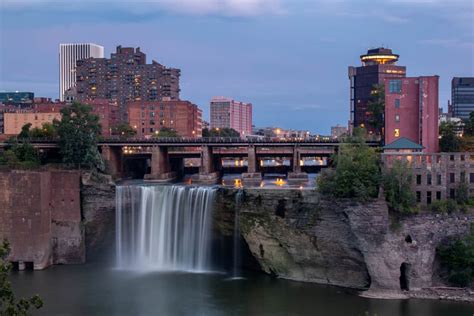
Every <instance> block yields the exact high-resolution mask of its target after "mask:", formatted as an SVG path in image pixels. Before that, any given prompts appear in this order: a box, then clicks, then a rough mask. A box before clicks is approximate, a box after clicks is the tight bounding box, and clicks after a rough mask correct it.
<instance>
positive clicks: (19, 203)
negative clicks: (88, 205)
mask: <svg viewBox="0 0 474 316" xmlns="http://www.w3.org/2000/svg"><path fill="white" fill-rule="evenodd" d="M0 238H1V239H3V238H6V239H8V241H9V242H10V246H11V253H10V260H11V261H12V262H18V263H19V267H20V268H23V264H24V263H26V264H28V263H30V264H32V265H33V268H34V269H43V268H45V267H47V266H49V265H51V264H56V263H83V262H85V246H84V230H83V227H82V224H81V207H80V173H79V172H76V171H19V170H15V171H9V172H6V171H2V172H0Z"/></svg>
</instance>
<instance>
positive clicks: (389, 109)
mask: <svg viewBox="0 0 474 316" xmlns="http://www.w3.org/2000/svg"><path fill="white" fill-rule="evenodd" d="M438 82H439V77H438V76H422V77H410V78H391V79H386V80H385V144H390V143H392V142H394V141H396V140H397V139H399V138H400V137H405V138H407V139H409V140H411V141H413V142H415V143H417V144H419V145H421V146H422V147H423V151H424V152H426V153H436V152H438V148H439V146H438V142H439V139H438V136H439V129H438V111H439V105H438Z"/></svg>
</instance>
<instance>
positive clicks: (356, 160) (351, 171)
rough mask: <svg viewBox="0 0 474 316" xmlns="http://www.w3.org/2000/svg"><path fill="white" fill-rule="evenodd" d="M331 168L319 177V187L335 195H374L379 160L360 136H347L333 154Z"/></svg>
mask: <svg viewBox="0 0 474 316" xmlns="http://www.w3.org/2000/svg"><path fill="white" fill-rule="evenodd" d="M333 161H334V162H333V167H332V168H330V169H326V170H324V171H323V172H322V173H321V174H320V176H319V177H318V190H319V192H321V193H322V194H323V195H329V196H333V197H336V198H355V199H358V200H367V199H370V198H376V197H377V195H378V189H379V184H380V161H379V156H378V155H377V153H376V152H375V150H374V149H373V148H370V147H369V146H368V145H367V144H366V143H365V139H363V138H362V137H361V136H360V135H359V136H357V137H356V138H348V139H346V143H344V144H341V145H340V147H339V151H338V153H337V154H336V155H335V156H333Z"/></svg>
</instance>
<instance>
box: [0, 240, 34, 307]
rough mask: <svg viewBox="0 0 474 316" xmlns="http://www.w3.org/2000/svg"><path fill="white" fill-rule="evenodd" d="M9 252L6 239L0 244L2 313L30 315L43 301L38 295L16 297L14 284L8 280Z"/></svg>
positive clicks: (0, 301)
mask: <svg viewBox="0 0 474 316" xmlns="http://www.w3.org/2000/svg"><path fill="white" fill-rule="evenodd" d="M9 253H10V245H9V244H8V242H7V241H6V240H4V241H3V244H1V245H0V315H2V316H26V315H29V312H28V311H29V310H30V308H32V307H34V308H36V309H39V308H41V307H42V306H43V301H42V300H41V298H40V297H39V296H38V295H35V296H33V297H31V298H26V299H25V298H20V299H17V298H16V297H15V293H14V292H13V289H12V286H11V284H10V282H9V281H8V276H9V275H10V271H11V264H10V263H9V262H8V261H7V257H8V254H9Z"/></svg>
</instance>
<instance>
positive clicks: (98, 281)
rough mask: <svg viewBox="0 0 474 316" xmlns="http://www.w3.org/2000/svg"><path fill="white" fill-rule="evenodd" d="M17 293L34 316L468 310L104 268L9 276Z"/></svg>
mask: <svg viewBox="0 0 474 316" xmlns="http://www.w3.org/2000/svg"><path fill="white" fill-rule="evenodd" d="M12 283H13V285H14V287H15V289H16V290H17V291H18V293H19V294H20V295H24V296H26V295H31V294H34V293H39V294H40V295H41V296H42V298H43V300H44V303H45V306H44V307H43V309H41V312H40V313H36V314H37V315H51V316H53V315H91V316H92V315H127V316H129V315H321V316H332V315H337V316H352V315H354V316H357V315H365V312H369V313H370V314H369V315H371V316H373V315H377V316H399V315H404V316H424V315H427V316H472V315H473V314H474V305H472V304H460V303H451V302H442V301H431V300H376V299H367V298H361V297H358V296H356V295H353V294H350V293H348V292H346V291H345V290H343V289H339V288H335V287H328V286H321V285H315V284H309V283H299V282H291V281H286V280H280V279H274V278H270V277H267V276H264V275H247V276H246V279H243V280H229V279H228V276H227V275H226V274H218V273H214V274H195V273H157V272H149V273H134V272H130V271H120V270H114V269H111V268H109V267H107V266H105V265H103V264H86V265H77V266H53V267H51V268H49V269H47V270H44V271H35V272H32V271H24V272H15V273H14V274H13V276H12Z"/></svg>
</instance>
